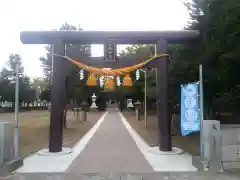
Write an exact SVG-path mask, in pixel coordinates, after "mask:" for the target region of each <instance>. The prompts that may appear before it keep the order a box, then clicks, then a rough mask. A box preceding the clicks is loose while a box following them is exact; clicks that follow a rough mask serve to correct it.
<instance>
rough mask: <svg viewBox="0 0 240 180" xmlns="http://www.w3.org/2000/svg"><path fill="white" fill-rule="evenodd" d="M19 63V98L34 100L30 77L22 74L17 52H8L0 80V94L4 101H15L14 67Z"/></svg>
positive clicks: (22, 69)
mask: <svg viewBox="0 0 240 180" xmlns="http://www.w3.org/2000/svg"><path fill="white" fill-rule="evenodd" d="M17 64H18V65H19V67H20V68H19V100H20V101H25V102H30V101H33V100H35V91H34V89H32V88H31V86H30V78H29V77H27V76H26V75H24V68H23V66H22V60H21V57H20V55H19V54H10V55H9V60H8V61H7V67H6V68H3V70H2V76H1V80H0V96H1V99H2V100H4V101H9V102H14V101H15V82H16V67H17Z"/></svg>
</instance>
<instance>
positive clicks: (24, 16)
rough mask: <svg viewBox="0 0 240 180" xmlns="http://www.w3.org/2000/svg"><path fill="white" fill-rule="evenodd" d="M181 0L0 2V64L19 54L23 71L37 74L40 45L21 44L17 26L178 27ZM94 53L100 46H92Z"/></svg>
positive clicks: (183, 13)
mask: <svg viewBox="0 0 240 180" xmlns="http://www.w3.org/2000/svg"><path fill="white" fill-rule="evenodd" d="M188 17H189V16H188V12H187V10H186V8H185V6H184V5H183V1H182V0H121V1H119V0H67V1H66V0H61V1H56V0H41V1H33V0H8V1H4V3H3V2H1V5H0V19H1V28H0V38H1V44H0V49H1V58H0V67H2V66H3V65H4V63H5V62H6V60H7V59H8V55H9V53H19V54H20V55H21V56H22V59H23V63H24V67H25V72H26V74H27V75H29V76H31V77H34V76H41V75H42V69H41V67H40V63H39V61H38V58H39V57H40V56H42V55H44V48H43V47H44V45H22V44H21V42H20V38H19V33H20V31H21V30H51V29H54V28H58V27H60V25H61V24H63V23H64V22H67V23H69V24H74V25H76V26H78V25H79V24H80V26H81V28H83V29H84V30H180V29H183V27H184V25H185V24H186V23H187V20H188ZM92 51H93V52H92V54H93V55H94V56H100V55H102V48H101V47H99V46H93V50H92Z"/></svg>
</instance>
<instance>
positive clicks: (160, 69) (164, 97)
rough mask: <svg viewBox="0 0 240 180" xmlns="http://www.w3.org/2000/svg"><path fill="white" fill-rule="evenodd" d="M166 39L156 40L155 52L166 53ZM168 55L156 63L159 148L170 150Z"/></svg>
mask: <svg viewBox="0 0 240 180" xmlns="http://www.w3.org/2000/svg"><path fill="white" fill-rule="evenodd" d="M167 46H168V44H167V41H166V40H164V39H160V40H159V41H158V42H157V48H156V49H157V53H158V54H160V53H167ZM168 64H169V59H168V57H162V58H161V59H160V60H158V65H157V83H158V85H157V108H158V113H157V116H158V124H159V130H160V134H159V135H160V138H159V141H160V142H159V144H160V147H159V148H160V150H161V151H172V139H171V121H170V114H169V107H168Z"/></svg>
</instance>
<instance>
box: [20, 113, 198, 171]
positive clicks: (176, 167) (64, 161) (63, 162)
mask: <svg viewBox="0 0 240 180" xmlns="http://www.w3.org/2000/svg"><path fill="white" fill-rule="evenodd" d="M116 113H117V112H116ZM106 115H107V112H106V113H105V114H104V115H103V116H102V117H101V118H100V119H99V121H98V122H97V123H96V124H95V125H94V126H93V128H92V129H91V130H90V131H89V132H88V133H87V134H86V135H85V136H84V137H83V138H82V139H81V140H80V141H79V142H78V143H77V144H76V145H75V146H74V147H73V149H72V152H71V153H68V154H64V155H57V156H56V155H54V156H40V155H38V153H35V154H33V155H31V156H29V157H27V158H26V159H24V165H23V166H22V167H21V168H19V169H18V170H17V172H24V173H26V172H65V171H66V170H67V169H68V167H69V166H70V165H71V163H72V162H73V161H74V159H75V158H76V157H77V156H78V155H79V154H80V153H81V152H82V150H83V149H84V148H85V147H86V145H87V144H88V142H89V140H90V139H91V138H92V137H93V135H94V134H95V133H96V131H97V130H98V128H99V126H100V125H101V123H102V122H103V121H104V119H105V116H106ZM120 116H121V121H122V123H123V124H124V126H125V127H126V129H127V130H128V132H129V134H130V135H131V137H132V138H133V140H134V141H135V143H136V145H137V147H138V148H139V150H140V151H141V153H142V154H143V155H144V157H145V158H146V160H147V161H148V162H149V164H150V165H151V166H152V168H153V169H154V171H158V172H164V171H197V169H196V168H195V167H194V166H192V156H191V155H189V154H187V153H181V154H174V153H175V152H177V151H179V149H178V148H174V153H169V154H166V153H163V152H160V151H159V150H158V149H157V148H155V147H150V146H149V145H148V144H147V143H146V142H145V141H144V140H143V139H142V138H141V137H140V136H139V135H138V134H137V133H136V131H135V130H134V129H133V128H132V127H131V126H130V124H129V123H128V122H127V120H126V119H125V117H123V115H122V114H121V113H120Z"/></svg>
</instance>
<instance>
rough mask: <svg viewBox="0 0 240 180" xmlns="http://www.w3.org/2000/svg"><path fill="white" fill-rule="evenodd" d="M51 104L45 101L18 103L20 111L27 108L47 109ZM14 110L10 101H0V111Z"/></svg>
mask: <svg viewBox="0 0 240 180" xmlns="http://www.w3.org/2000/svg"><path fill="white" fill-rule="evenodd" d="M50 106H51V103H49V102H47V101H34V102H31V103H28V102H21V103H20V104H19V110H20V111H25V110H26V111H27V110H38V109H39V110H40V109H48V107H50ZM13 111H14V103H12V102H0V113H6V112H13Z"/></svg>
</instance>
